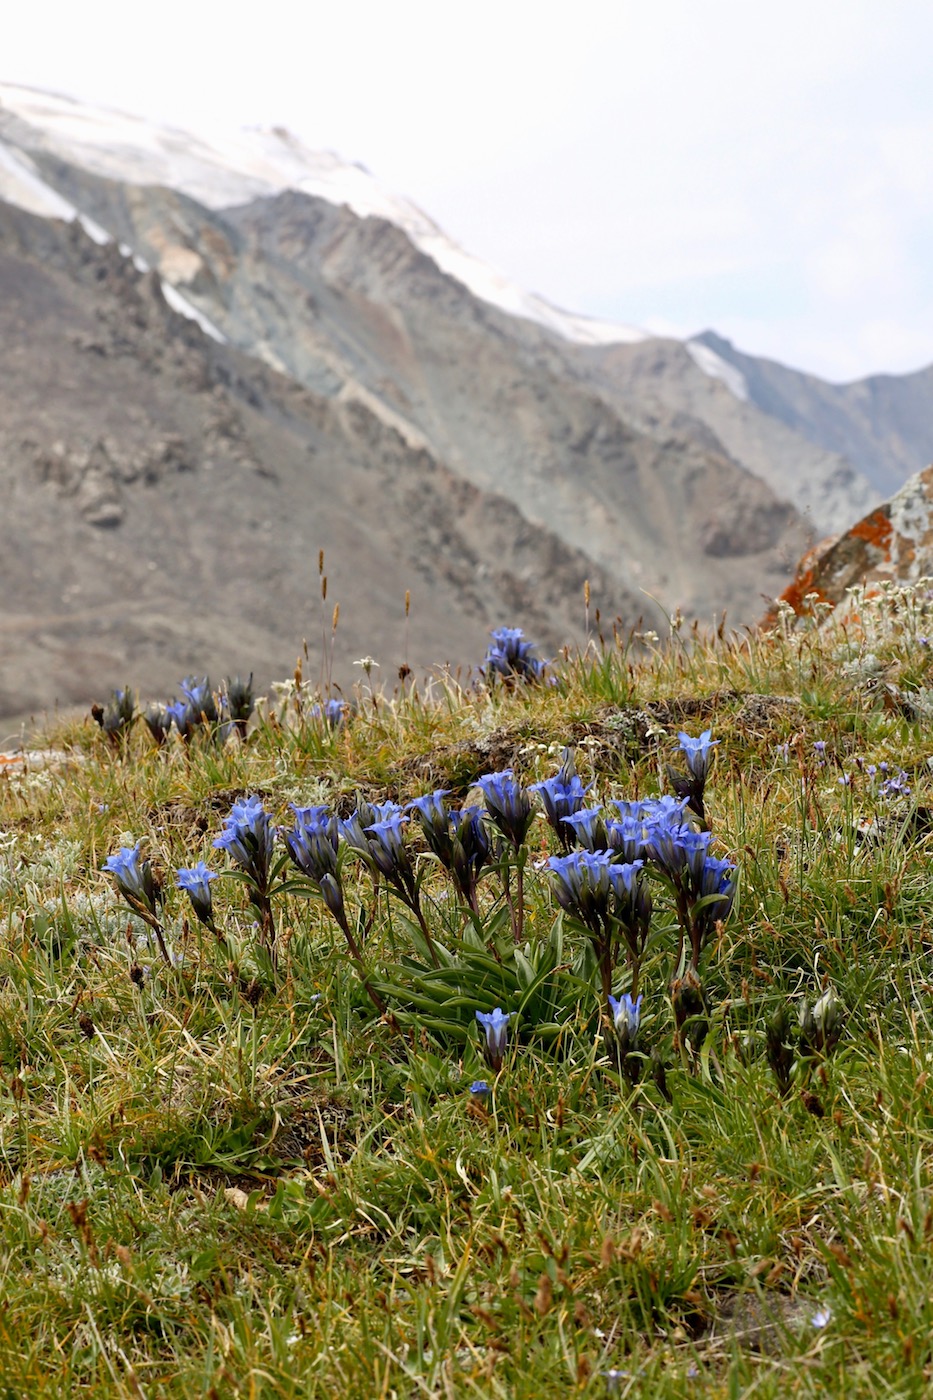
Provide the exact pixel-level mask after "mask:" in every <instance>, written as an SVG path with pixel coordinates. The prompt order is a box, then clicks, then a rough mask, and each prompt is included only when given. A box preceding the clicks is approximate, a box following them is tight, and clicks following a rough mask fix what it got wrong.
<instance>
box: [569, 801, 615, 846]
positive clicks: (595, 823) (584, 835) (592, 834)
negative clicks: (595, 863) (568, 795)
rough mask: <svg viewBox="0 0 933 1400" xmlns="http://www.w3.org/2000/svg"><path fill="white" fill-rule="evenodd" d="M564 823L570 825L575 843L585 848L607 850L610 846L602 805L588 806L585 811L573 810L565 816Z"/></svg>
mask: <svg viewBox="0 0 933 1400" xmlns="http://www.w3.org/2000/svg"><path fill="white" fill-rule="evenodd" d="M563 823H564V825H565V826H569V827H570V830H571V831H572V832H573V838H574V841H575V843H576V844H577V845H578V846H582V847H583V849H584V850H586V851H605V850H606V848H607V847H608V845H609V837H608V834H607V832H606V823H605V822H604V821H603V814H602V808H601V807H587V808H585V809H584V810H583V811H580V812H573V813H572V814H571V815H570V816H569V817H564V818H563Z"/></svg>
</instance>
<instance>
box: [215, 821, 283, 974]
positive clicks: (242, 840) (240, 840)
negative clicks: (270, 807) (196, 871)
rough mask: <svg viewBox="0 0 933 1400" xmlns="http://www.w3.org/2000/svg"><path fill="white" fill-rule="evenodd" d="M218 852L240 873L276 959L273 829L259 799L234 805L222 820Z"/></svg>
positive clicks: (217, 846)
mask: <svg viewBox="0 0 933 1400" xmlns="http://www.w3.org/2000/svg"><path fill="white" fill-rule="evenodd" d="M214 846H215V848H216V849H217V850H220V851H226V852H227V853H228V854H229V855H230V856H232V858H233V860H234V861H235V862H236V864H237V865H238V866H239V867H240V869H241V870H242V871H243V874H244V875H245V876H246V881H247V884H248V886H249V891H250V901H251V903H252V905H253V907H254V908H255V909H256V911H257V913H258V914H259V921H260V932H261V936H262V940H263V943H264V944H265V946H266V948H267V949H268V950H269V953H270V955H271V956H272V958H273V960H274V958H275V924H274V922H273V919H272V902H271V898H270V893H271V884H272V856H273V851H274V847H275V827H274V826H273V825H272V820H271V818H270V816H269V814H268V812H267V811H266V810H265V809H264V807H263V805H262V799H261V798H259V797H245V798H243V799H242V801H240V802H235V803H234V804H233V806H232V807H231V809H230V815H229V816H228V817H225V818H224V829H223V831H222V832H221V834H220V835H219V836H217V837H216V838H215V840H214Z"/></svg>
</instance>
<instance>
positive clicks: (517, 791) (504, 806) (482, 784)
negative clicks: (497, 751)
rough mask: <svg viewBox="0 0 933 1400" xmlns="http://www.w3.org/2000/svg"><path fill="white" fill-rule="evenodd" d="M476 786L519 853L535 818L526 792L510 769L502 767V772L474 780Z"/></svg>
mask: <svg viewBox="0 0 933 1400" xmlns="http://www.w3.org/2000/svg"><path fill="white" fill-rule="evenodd" d="M476 785H477V787H479V788H481V789H482V792H483V797H484V798H485V799H486V810H487V812H488V813H489V815H490V817H491V818H492V820H493V822H494V823H495V825H496V826H497V827H498V828H499V830H500V831H501V832H502V835H503V836H504V837H505V839H506V840H507V841H508V842H509V844H510V845H511V846H513V847H514V848H515V850H516V851H518V850H519V849H520V847H521V845H522V843H523V841H524V840H525V837H526V836H527V835H528V827H529V826H530V824H531V818H532V817H533V815H534V809H533V807H532V805H531V797H530V796H529V793H528V791H527V789H526V788H523V787H522V785H521V783H517V782H516V781H515V778H514V777H513V775H512V769H511V768H503V770H502V771H501V773H487V774H486V775H485V776H484V777H482V778H477V780H476Z"/></svg>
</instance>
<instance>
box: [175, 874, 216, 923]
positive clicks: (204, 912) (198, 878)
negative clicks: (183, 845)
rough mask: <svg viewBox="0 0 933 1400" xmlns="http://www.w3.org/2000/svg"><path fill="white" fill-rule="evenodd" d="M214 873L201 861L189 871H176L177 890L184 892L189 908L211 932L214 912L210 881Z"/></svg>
mask: <svg viewBox="0 0 933 1400" xmlns="http://www.w3.org/2000/svg"><path fill="white" fill-rule="evenodd" d="M216 879H217V875H216V873H215V871H213V870H209V869H208V867H207V866H206V865H205V864H204V861H203V860H199V861H198V863H197V865H193V866H191V868H190V869H186V868H184V867H181V868H180V869H179V870H178V888H179V889H180V890H184V891H185V893H186V894H187V896H188V898H189V899H190V900H191V907H192V909H193V910H194V912H195V914H196V915H197V917H198V918H199V919H200V920H201V923H202V924H206V925H207V927H208V928H210V929H212V930H213V927H214V910H213V903H212V900H211V881H212V880H216Z"/></svg>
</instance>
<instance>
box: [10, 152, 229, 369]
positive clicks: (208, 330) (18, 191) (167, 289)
mask: <svg viewBox="0 0 933 1400" xmlns="http://www.w3.org/2000/svg"><path fill="white" fill-rule="evenodd" d="M0 199H3V200H5V201H6V202H7V204H15V205H16V206H17V208H19V209H25V210H26V211H27V212H28V213H30V214H38V215H40V216H41V217H43V218H47V219H62V220H63V221H64V222H65V223H69V224H70V223H74V222H75V221H77V222H78V223H79V224H80V225H81V227H82V228H83V229H84V232H85V233H86V234H87V235H88V237H89V238H92V239H93V240H94V242H95V243H97V244H100V246H101V247H103V246H104V245H105V244H107V243H112V242H113V238H112V236H111V235H110V234H109V233H108V232H107V230H106V229H105V228H102V227H101V225H100V224H99V223H98V222H97V220H96V219H91V218H89V217H88V216H87V215H86V214H82V213H81V211H80V210H79V209H76V208H75V206H74V205H73V204H72V203H71V202H70V200H67V199H64V198H63V197H62V196H61V195H60V194H59V193H58V191H57V190H54V189H53V188H52V186H51V185H49V184H47V183H46V181H45V180H43V178H42V176H41V175H40V174H39V172H38V170H37V169H36V166H35V164H34V162H33V161H31V160H30V159H29V157H28V156H27V155H26V154H24V153H23V152H21V151H16V150H14V149H13V148H12V147H11V146H8V145H6V144H5V142H3V141H0ZM120 252H121V253H122V254H123V256H124V257H125V258H128V257H131V258H132V259H133V265H134V266H135V267H136V269H137V271H139V272H148V271H149V267H148V264H147V263H146V262H145V261H144V260H143V259H142V258H140V257H138V256H137V255H136V254H135V253H134V252H133V250H132V249H131V248H129V247H127V245H126V244H125V243H121V244H120ZM159 280H160V283H161V287H162V294H163V296H164V297H165V300H166V301H167V302H168V304H169V306H170V307H171V308H172V310H173V311H177V312H178V313H179V315H181V316H185V317H187V319H188V320H189V321H196V322H197V324H198V325H199V326H200V327H201V330H202V331H204V333H205V335H209V336H211V337H212V338H213V339H214V340H219V341H221V342H225V341H226V337H225V336H224V334H223V332H222V331H220V330H218V328H217V327H216V326H215V325H214V323H213V321H211V320H209V318H208V317H207V316H205V315H204V314H203V312H201V311H199V310H198V309H197V307H196V306H192V304H191V302H190V301H189V300H188V298H187V297H184V296H182V294H181V292H179V291H178V289H177V288H176V287H173V286H172V284H171V282H168V281H166V279H165V278H164V277H162V278H160V279H159Z"/></svg>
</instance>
